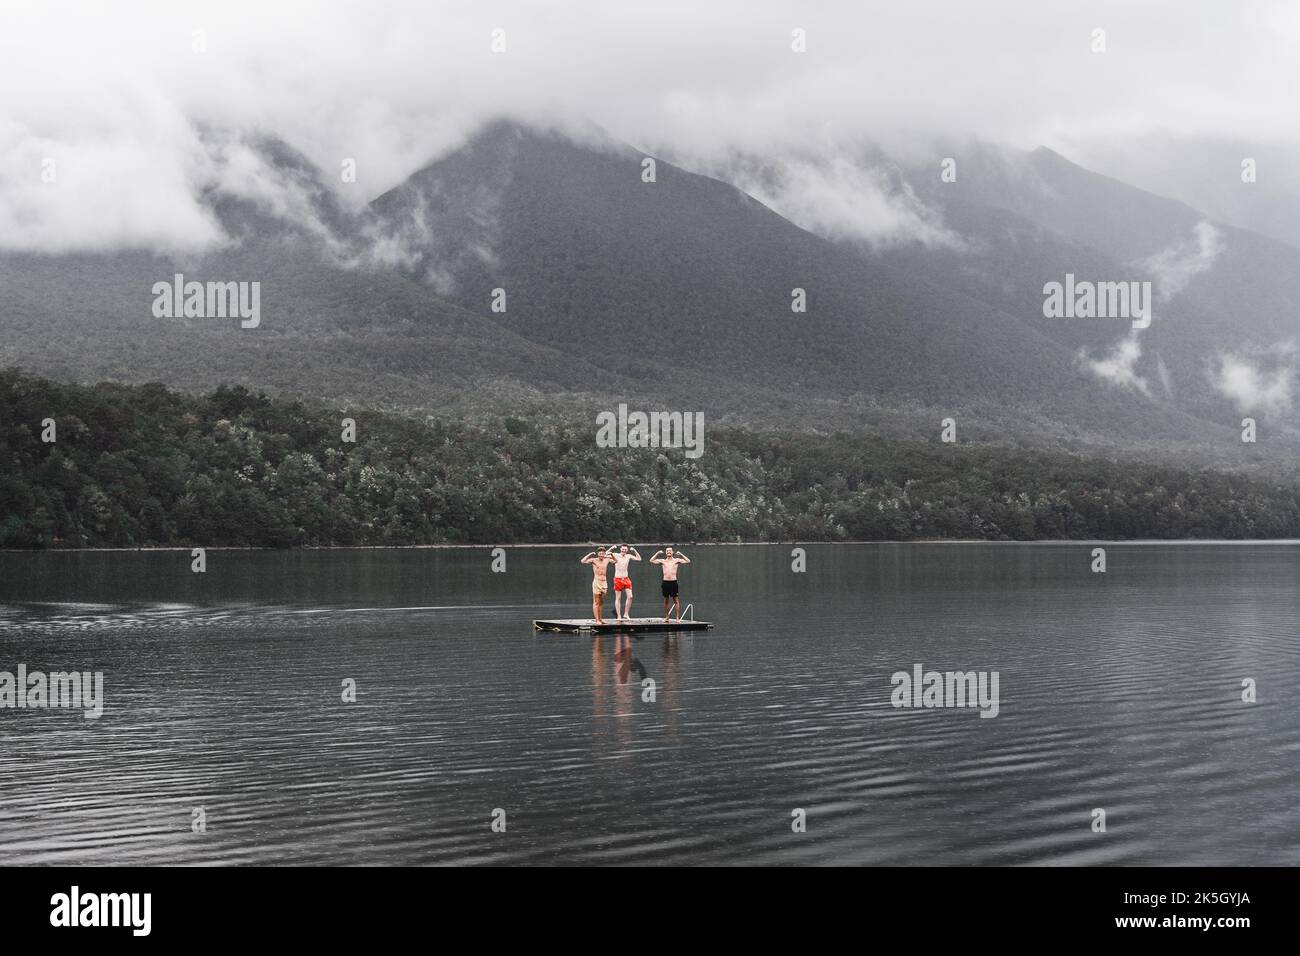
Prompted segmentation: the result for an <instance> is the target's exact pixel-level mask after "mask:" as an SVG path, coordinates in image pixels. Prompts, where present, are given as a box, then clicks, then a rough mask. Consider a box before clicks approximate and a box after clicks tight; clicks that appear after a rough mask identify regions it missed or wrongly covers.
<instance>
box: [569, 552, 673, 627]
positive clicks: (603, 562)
mask: <svg viewBox="0 0 1300 956" xmlns="http://www.w3.org/2000/svg"><path fill="white" fill-rule="evenodd" d="M660 554H663V555H664V556H663V557H662V558H661V557H660V556H659V555H660ZM640 560H641V553H640V552H639V551H637V549H636V548H634V547H631V546H630V545H626V544H622V545H619V546H618V551H617V552H615V550H614V545H612V544H611V545H609V546H608V547H605V548H597V549H596V550H595V551H592V552H589V553H588V554H587V555H586V556H585V557H584V558H583V559H582V561H581V563H582V564H590V565H591V572H592V577H591V611H592V616H593V617H594V618H595V620H596V623H597V624H604V623H605V621H604V620H603V619H602V617H601V615H602V613H603V611H604V608H605V595H606V594H608V593H609V585H608V584H607V583H606V580H605V572H606V569H607V568H608V567H609V566H610V565H611V564H612V565H614V613H615V615H616V619H617V620H619V621H630V620H632V579H631V578H630V577H629V576H628V569H629V567H630V565H631V562H633V561H640ZM650 563H651V564H658V565H660V566H661V567H662V569H663V576H664V580H663V594H664V621H665V622H667V620H668V616H669V615H668V608H669V605H670V604H672V603H675V604H676V606H677V620H679V621H680V620H681V619H682V602H681V599H680V598H679V597H678V596H677V569H678V567H679V566H681V565H683V564H690V563H691V561H690V558H688V557H686V555H684V554H681V553H680V552H678V553H676V554H674V553H673V549H672V548H666V549H664V550H663V551H662V552H661V551H656V552H655V553H654V556H653V557H651V558H650ZM624 591H626V592H627V604H626V605H622V596H623V592H624ZM620 605H622V606H620Z"/></svg>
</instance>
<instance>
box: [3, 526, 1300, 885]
mask: <svg viewBox="0 0 1300 956" xmlns="http://www.w3.org/2000/svg"><path fill="white" fill-rule="evenodd" d="M1093 547H1094V545H1091V544H1071V545H1062V544H998V545H980V544H950V545H923V544H916V545H888V544H885V545H808V546H806V551H807V570H806V572H804V573H794V572H793V571H792V570H791V548H790V546H788V545H787V546H745V547H704V546H701V547H694V548H692V547H687V548H686V551H687V553H688V554H689V555H690V556H691V557H692V558H693V559H694V562H695V563H694V564H693V565H691V566H690V567H688V568H685V569H684V570H683V572H682V575H681V577H682V582H683V583H682V595H683V604H685V603H687V602H694V604H695V612H696V616H697V617H699V618H701V619H704V620H711V621H715V622H717V625H718V626H717V628H716V629H714V630H712V631H708V632H695V633H682V634H670V635H663V634H652V635H647V636H645V637H644V638H642V639H639V640H637V639H629V638H621V639H620V638H618V637H615V636H604V637H598V638H593V637H590V636H578V635H563V634H535V633H534V631H533V629H532V626H531V619H532V618H534V617H578V616H582V617H585V616H587V615H588V614H589V613H590V583H589V580H590V572H589V571H588V569H586V568H583V567H580V566H579V565H578V563H577V561H578V559H579V558H580V557H581V556H582V554H583V553H585V549H582V548H509V549H507V551H506V561H507V565H506V568H507V569H506V571H505V573H493V571H492V570H491V564H492V556H491V552H490V549H488V548H482V549H473V550H375V551H364V550H363V551H334V552H256V551H218V550H212V551H209V552H208V553H207V571H206V573H204V574H195V573H193V572H191V570H190V556H189V553H188V552H180V551H176V552H120V553H61V554H35V555H33V554H16V553H4V554H0V604H3V607H0V671H9V672H11V673H12V672H16V670H17V667H18V665H19V664H20V663H21V664H25V665H26V666H27V668H28V671H29V672H35V671H44V672H52V671H62V670H73V669H76V670H86V671H102V672H103V675H104V695H105V698H106V704H105V709H104V713H103V716H102V717H100V718H99V719H98V720H87V719H85V718H84V717H83V716H82V713H81V712H80V711H78V710H66V709H65V710H57V709H44V710H41V709H24V710H17V709H0V864H32V863H96V864H113V863H135V864H159V863H167V864H173V863H182V864H217V863H225V864H232V863H238V864H446V863H546V864H551V863H579V864H584V863H585V864H591V863H650V864H672V863H708V864H720V863H747V864H773V863H809V864H811V863H817V864H825V863H837V864H1241V865H1259V864H1298V863H1300V712H1298V711H1297V709H1296V707H1295V704H1296V700H1297V694H1296V688H1297V682H1298V681H1300V596H1298V595H1300V588H1298V586H1300V545H1297V544H1294V543H1279V544H1248V545H1246V544H1222V545H1220V544H1143V545H1108V546H1107V571H1106V573H1105V574H1095V573H1092V572H1091V571H1090V564H1091V561H1092V558H1091V550H1092V548H1093ZM651 550H653V548H651V549H647V550H646V556H647V557H648V556H649V551H651ZM633 569H634V571H633V580H634V582H635V584H636V593H637V599H636V604H635V605H634V613H643V614H650V613H653V612H654V610H655V609H659V610H660V611H661V610H662V603H661V599H660V597H659V587H658V581H657V575H656V571H655V569H653V568H651V567H649V566H647V565H633ZM611 599H612V595H611ZM917 664H920V665H922V666H923V668H924V669H925V670H930V669H934V670H939V671H948V670H962V671H980V670H982V671H988V672H992V671H997V672H998V674H999V708H998V713H997V716H996V717H993V718H984V717H981V716H980V711H979V710H978V709H972V708H969V707H966V708H936V709H916V708H910V709H903V708H896V707H894V706H892V705H891V694H892V693H893V692H894V689H895V688H894V685H893V684H892V683H891V675H892V674H893V673H895V672H898V671H907V672H909V673H910V672H911V671H912V670H913V668H914V666H915V665H917ZM1248 678H1249V679H1253V680H1254V681H1256V682H1257V695H1258V700H1257V702H1256V703H1245V702H1243V701H1242V692H1243V691H1242V688H1243V685H1242V682H1243V680H1246V679H1248ZM645 679H649V680H652V681H653V682H654V685H653V687H654V695H653V696H654V700H653V701H647V700H646V699H644V697H645V695H646V688H647V687H648V685H646V684H644V683H643V681H644V680H645ZM345 680H353V681H355V682H356V695H357V697H356V701H355V703H345V702H344V701H343V700H342V694H343V690H342V685H343V682H344V681H345ZM199 807H201V808H202V809H203V813H204V814H205V821H206V832H203V833H195V832H193V830H192V826H191V824H192V820H193V819H194V813H195V808H199ZM1098 808H1100V809H1104V810H1105V814H1106V818H1105V823H1106V831H1105V832H1104V833H1100V832H1093V811H1094V809H1098ZM497 809H501V810H504V811H505V823H506V829H505V832H504V833H501V832H493V830H492V821H493V813H494V811H495V810H497ZM798 809H801V810H803V811H804V812H805V814H806V832H802V833H797V832H794V831H793V829H792V821H794V819H795V817H794V816H793V813H794V811H795V810H798Z"/></svg>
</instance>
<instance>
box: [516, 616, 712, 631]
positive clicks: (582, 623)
mask: <svg viewBox="0 0 1300 956" xmlns="http://www.w3.org/2000/svg"><path fill="white" fill-rule="evenodd" d="M711 627H713V625H712V624H711V623H709V622H708V621H677V620H673V621H668V622H666V623H665V622H664V619H663V618H662V617H634V618H632V619H631V620H630V621H614V620H611V619H609V618H606V619H605V622H604V623H603V624H597V623H596V621H595V620H594V619H593V618H590V617H588V618H571V619H568V620H554V621H533V628H534V629H536V630H538V631H565V632H568V633H570V634H624V633H629V632H636V633H645V632H648V631H704V630H707V629H708V628H711Z"/></svg>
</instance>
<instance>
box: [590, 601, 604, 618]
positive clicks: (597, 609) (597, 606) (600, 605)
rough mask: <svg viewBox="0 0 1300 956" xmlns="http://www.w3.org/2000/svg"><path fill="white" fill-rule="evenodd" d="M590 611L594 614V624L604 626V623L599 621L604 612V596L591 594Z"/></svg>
mask: <svg viewBox="0 0 1300 956" xmlns="http://www.w3.org/2000/svg"><path fill="white" fill-rule="evenodd" d="M591 610H592V611H593V612H594V614H595V617H596V623H597V624H604V623H605V622H604V621H602V620H601V619H600V617H601V614H602V613H603V612H604V610H605V595H603V594H593V595H592V596H591Z"/></svg>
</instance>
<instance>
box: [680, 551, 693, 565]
mask: <svg viewBox="0 0 1300 956" xmlns="http://www.w3.org/2000/svg"><path fill="white" fill-rule="evenodd" d="M677 560H678V561H680V562H681V563H682V564H690V563H691V559H690V558H688V557H687V556H686V555H684V554H682V553H681V552H680V551H678V552H677Z"/></svg>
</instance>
